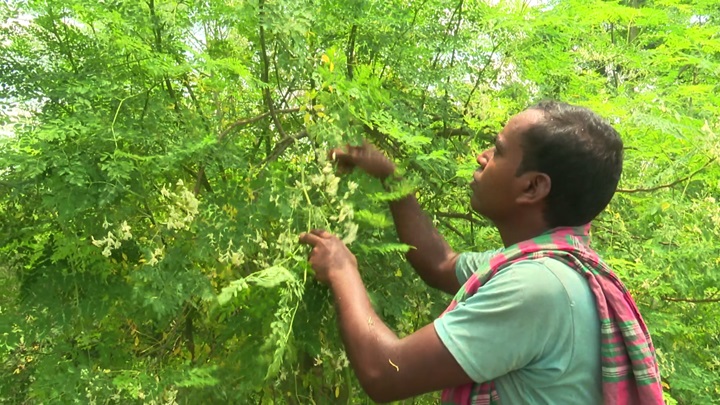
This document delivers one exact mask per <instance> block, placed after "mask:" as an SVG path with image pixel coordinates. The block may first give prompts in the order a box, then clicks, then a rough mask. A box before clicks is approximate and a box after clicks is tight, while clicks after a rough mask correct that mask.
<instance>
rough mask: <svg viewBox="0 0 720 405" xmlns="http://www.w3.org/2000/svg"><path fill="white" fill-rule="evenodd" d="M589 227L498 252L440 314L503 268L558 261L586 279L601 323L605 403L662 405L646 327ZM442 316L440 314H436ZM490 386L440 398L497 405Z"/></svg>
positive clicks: (461, 403) (465, 387)
mask: <svg viewBox="0 0 720 405" xmlns="http://www.w3.org/2000/svg"><path fill="white" fill-rule="evenodd" d="M589 231H590V225H589V224H588V225H586V226H584V227H576V228H569V227H566V228H555V229H553V230H551V231H549V232H547V233H544V234H542V235H540V236H538V237H536V238H534V239H531V240H527V241H524V242H520V243H518V244H516V245H513V246H510V247H508V248H507V249H505V250H503V251H502V252H501V253H498V254H497V255H496V256H494V257H493V258H492V259H490V261H489V263H488V267H489V269H488V268H484V269H477V271H476V272H475V274H473V275H472V276H471V277H470V278H469V279H468V280H467V282H466V283H465V284H464V285H463V287H462V288H460V290H459V291H458V293H457V294H456V295H455V298H454V299H453V301H452V302H451V303H450V306H449V307H448V308H447V309H446V310H445V312H443V315H444V314H445V313H447V312H448V311H452V310H453V308H455V307H456V306H457V305H458V303H459V302H463V301H465V300H466V299H468V297H470V296H472V295H473V294H475V292H477V290H478V289H479V288H481V286H482V285H483V284H485V283H486V282H487V281H488V280H490V278H491V277H493V276H494V275H495V274H496V273H497V272H498V271H501V270H502V269H503V268H504V267H507V266H509V265H511V264H513V263H516V262H518V261H521V260H532V259H538V258H542V257H550V258H553V259H555V260H559V261H561V262H563V263H565V264H567V265H568V266H570V267H571V268H573V269H575V270H576V271H577V272H579V273H580V274H582V275H584V276H585V278H586V279H587V280H588V283H589V285H590V289H591V291H592V293H593V295H594V296H595V301H596V303H597V308H598V314H599V316H600V321H601V333H602V336H601V339H602V340H601V342H600V344H601V347H600V348H601V355H602V359H601V360H602V381H603V397H604V403H605V404H615V405H626V404H627V405H629V404H662V403H664V402H663V395H662V387H661V385H660V372H659V369H658V366H657V362H656V360H655V349H654V347H653V344H652V341H651V340H650V334H649V333H648V330H647V327H646V326H645V323H644V322H643V319H642V317H641V316H640V312H639V311H638V309H637V306H636V305H635V302H634V301H633V299H632V297H631V296H630V294H629V293H628V291H627V289H626V288H625V286H624V285H623V284H622V282H621V281H620V280H619V279H618V278H617V276H615V274H614V273H613V272H612V271H611V270H610V268H609V267H608V266H607V264H605V263H604V262H602V260H601V259H600V258H599V257H598V255H597V253H595V252H594V251H593V250H592V249H590V247H589V246H588V244H589ZM441 316H442V315H441ZM499 403H500V398H499V397H498V393H497V391H496V390H495V384H494V383H493V382H485V383H482V384H475V383H473V384H467V385H462V386H459V387H455V388H452V389H446V390H444V391H443V393H442V404H444V405H453V404H455V405H465V404H472V405H485V404H499Z"/></svg>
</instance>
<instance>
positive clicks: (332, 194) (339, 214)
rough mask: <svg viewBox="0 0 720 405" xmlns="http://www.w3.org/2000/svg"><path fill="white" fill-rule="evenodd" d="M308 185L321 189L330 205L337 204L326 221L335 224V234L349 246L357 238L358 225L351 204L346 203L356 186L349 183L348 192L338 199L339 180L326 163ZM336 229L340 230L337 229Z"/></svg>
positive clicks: (330, 165) (351, 182)
mask: <svg viewBox="0 0 720 405" xmlns="http://www.w3.org/2000/svg"><path fill="white" fill-rule="evenodd" d="M310 183H312V185H314V186H316V187H322V188H324V190H325V195H326V196H327V197H328V198H329V200H330V203H331V204H335V203H337V206H334V207H333V210H335V213H333V214H331V215H330V216H329V217H328V219H329V220H330V221H331V222H332V223H334V224H336V226H337V228H336V229H337V232H338V233H339V234H340V235H342V241H343V242H344V243H345V244H346V245H349V244H351V243H353V242H354V241H355V238H356V237H357V231H358V225H357V224H356V223H355V222H353V219H354V215H355V211H354V209H353V206H352V204H351V203H350V202H349V201H348V200H349V199H350V197H351V196H352V195H353V194H354V193H355V191H356V190H357V188H358V184H357V183H355V182H353V181H349V182H348V191H346V192H345V194H343V195H342V197H340V198H338V195H337V194H338V186H339V184H340V178H339V177H338V176H336V175H335V172H334V169H333V166H332V164H330V163H329V162H328V163H326V164H325V165H324V166H323V168H322V171H321V173H320V174H317V175H314V176H311V177H310ZM338 228H341V230H340V229H338Z"/></svg>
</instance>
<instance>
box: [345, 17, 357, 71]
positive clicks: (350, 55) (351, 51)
mask: <svg viewBox="0 0 720 405" xmlns="http://www.w3.org/2000/svg"><path fill="white" fill-rule="evenodd" d="M357 28H358V26H357V24H353V26H352V28H350V38H349V39H348V46H347V51H346V52H345V53H346V54H347V75H348V79H350V80H352V79H353V68H354V66H355V37H356V36H357Z"/></svg>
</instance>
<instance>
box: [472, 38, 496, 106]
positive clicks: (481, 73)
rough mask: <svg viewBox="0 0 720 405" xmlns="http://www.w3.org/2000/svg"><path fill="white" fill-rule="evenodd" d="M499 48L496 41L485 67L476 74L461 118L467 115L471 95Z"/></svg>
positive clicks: (478, 85)
mask: <svg viewBox="0 0 720 405" xmlns="http://www.w3.org/2000/svg"><path fill="white" fill-rule="evenodd" d="M499 47H500V41H497V42H496V43H495V44H494V45H493V49H492V51H491V52H490V56H488V60H487V62H485V65H483V67H482V69H480V71H479V72H478V77H477V80H475V84H474V85H473V88H472V90H470V95H468V98H467V101H465V105H464V106H463V116H464V115H466V114H467V109H468V106H469V105H470V100H472V96H473V94H475V92H476V91H477V89H478V87H480V80H482V78H483V75H484V74H485V70H487V67H488V66H490V63H491V62H492V58H493V56H495V52H497V49H498V48H499Z"/></svg>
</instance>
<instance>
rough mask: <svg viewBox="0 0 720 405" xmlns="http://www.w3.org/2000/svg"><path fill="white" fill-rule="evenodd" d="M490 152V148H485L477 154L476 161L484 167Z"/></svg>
mask: <svg viewBox="0 0 720 405" xmlns="http://www.w3.org/2000/svg"><path fill="white" fill-rule="evenodd" d="M491 153H492V149H487V150H485V151H483V152H482V153H481V154H479V155H477V162H478V164H479V165H480V166H481V167H483V168H485V165H487V163H488V161H489V160H490V156H491Z"/></svg>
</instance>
